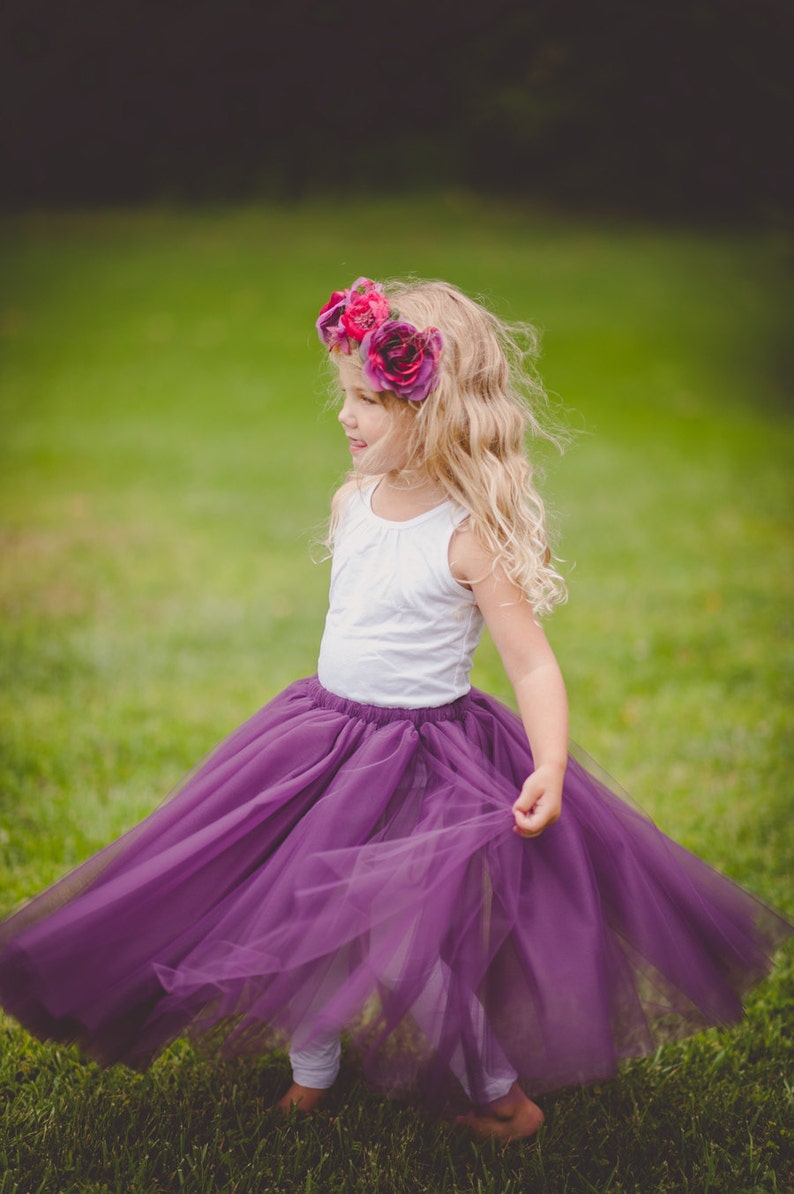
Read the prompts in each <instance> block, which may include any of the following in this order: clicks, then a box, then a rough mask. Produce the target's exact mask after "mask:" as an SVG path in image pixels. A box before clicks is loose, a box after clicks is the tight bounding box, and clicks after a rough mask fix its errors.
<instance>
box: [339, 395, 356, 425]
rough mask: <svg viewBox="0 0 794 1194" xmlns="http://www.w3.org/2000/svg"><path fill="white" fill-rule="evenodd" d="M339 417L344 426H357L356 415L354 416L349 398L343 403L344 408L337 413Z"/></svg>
mask: <svg viewBox="0 0 794 1194" xmlns="http://www.w3.org/2000/svg"><path fill="white" fill-rule="evenodd" d="M337 418H338V419H339V422H340V423H341V424H342V426H343V427H353V426H355V422H356V420H355V417H354V415H353V413H352V411H351V410H350V407H349V405H348V402H347V399H345V401H344V402H343V403H342V409H341V410H340V412H339V414H338V415H337Z"/></svg>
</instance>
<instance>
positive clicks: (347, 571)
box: [317, 485, 483, 709]
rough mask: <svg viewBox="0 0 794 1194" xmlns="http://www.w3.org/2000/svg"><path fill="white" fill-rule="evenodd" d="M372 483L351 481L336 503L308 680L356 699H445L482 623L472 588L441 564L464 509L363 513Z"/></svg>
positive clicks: (408, 704) (454, 694)
mask: <svg viewBox="0 0 794 1194" xmlns="http://www.w3.org/2000/svg"><path fill="white" fill-rule="evenodd" d="M374 490H375V485H370V486H367V488H365V489H354V490H353V492H352V493H351V494H350V495H349V496H348V498H347V501H346V503H345V506H344V509H343V511H342V516H341V519H340V525H339V528H338V531H337V533H336V536H335V538H334V555H333V565H332V568H331V593H330V604H329V609H328V615H327V617H326V621H325V632H324V634H323V638H322V642H321V644H320V658H319V662H318V667H317V675H318V679H319V681H320V683H321V684H322V686H323V687H324V688H326V689H328V691H329V692H333V693H336V695H337V696H341V697H345V698H347V699H348V700H352V701H359V702H361V703H362V704H367V705H386V706H396V707H401V708H408V709H416V708H421V707H423V706H425V707H426V706H435V705H445V704H447V703H448V702H449V701H454V700H456V699H457V698H458V697H460V696H463V695H464V693H467V692H468V691H469V689H470V687H471V683H470V681H469V673H470V671H471V664H472V656H473V655H474V650H475V648H476V646H477V644H478V642H479V641H480V636H481V634H482V627H483V618H482V614H481V613H480V611H479V609H478V607H477V604H476V602H475V600H474V595H473V593H471V592H470V591H469V590H468V589H464V588H463V586H462V585H460V584H458V582H457V581H456V580H455V578H454V577H453V575H452V573H451V571H450V567H449V556H448V552H449V542H450V539H451V537H452V534H453V532H454V530H455V528H456V527H457V526H459V524H460V523H461V522H462V521H463V519H464V518H465V517H466V512H465V511H464V510H461V509H459V508H458V507H456V506H454V505H453V504H452V503H451V502H444V503H443V504H442V505H440V506H436V507H435V508H434V509H433V510H429V511H428V512H427V513H426V514H420V515H419V516H418V517H417V518H410V519H408V521H407V522H391V521H389V520H388V519H386V518H380V517H379V515H377V514H375V513H374V512H373V510H372V494H373V492H374Z"/></svg>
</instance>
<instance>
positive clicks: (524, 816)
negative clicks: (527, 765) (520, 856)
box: [513, 766, 565, 837]
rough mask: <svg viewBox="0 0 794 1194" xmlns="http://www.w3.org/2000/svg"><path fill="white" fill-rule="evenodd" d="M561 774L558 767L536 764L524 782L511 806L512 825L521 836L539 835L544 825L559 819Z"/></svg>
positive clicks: (562, 774) (562, 773)
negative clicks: (513, 822)
mask: <svg viewBox="0 0 794 1194" xmlns="http://www.w3.org/2000/svg"><path fill="white" fill-rule="evenodd" d="M564 774H565V772H564V770H560V769H559V768H558V767H552V766H546V767H538V768H537V770H536V771H533V772H532V775H530V776H529V777H528V778H527V779H526V780H525V781H524V786H523V787H522V789H521V795H520V796H519V797H518V800H517V801H516V802H515V804H514V805H513V816H514V817H515V822H516V823H515V827H514V828H515V832H516V833H518V834H520V836H521V837H538V836H539V834H541V833H543V830H544V829H545V828H546V826H547V825H553V824H554V822H555V821H559V819H560V813H561V812H562V780H563V776H564Z"/></svg>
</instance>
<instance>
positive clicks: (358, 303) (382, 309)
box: [342, 278, 390, 342]
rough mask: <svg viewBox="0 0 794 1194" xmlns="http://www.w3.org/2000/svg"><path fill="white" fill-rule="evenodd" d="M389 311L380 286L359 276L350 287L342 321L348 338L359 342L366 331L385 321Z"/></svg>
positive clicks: (387, 302)
mask: <svg viewBox="0 0 794 1194" xmlns="http://www.w3.org/2000/svg"><path fill="white" fill-rule="evenodd" d="M389 313H390V312H389V300H388V299H387V298H386V295H385V294H384V293H383V290H382V288H381V287H380V286H379V285H378V284H377V283H376V282H370V280H369V278H359V279H358V281H357V282H354V284H353V285H352V286H351V288H350V292H349V296H348V300H347V307H346V308H345V311H344V312H343V314H342V323H343V325H344V328H345V331H346V332H347V334H348V336H349V337H350V339H351V340H358V341H359V342H361V341H362V340H363V339H364V337H365V336H366V334H367V332H371V331H372V329H373V328H376V327H379V326H380V324H382V323H385V321H386V320H387V319H388V318H389Z"/></svg>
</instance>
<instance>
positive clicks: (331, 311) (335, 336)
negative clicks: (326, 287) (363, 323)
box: [315, 290, 350, 353]
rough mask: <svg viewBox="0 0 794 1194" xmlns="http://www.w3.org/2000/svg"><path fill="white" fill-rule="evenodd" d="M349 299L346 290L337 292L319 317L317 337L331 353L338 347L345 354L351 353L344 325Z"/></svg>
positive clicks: (321, 310)
mask: <svg viewBox="0 0 794 1194" xmlns="http://www.w3.org/2000/svg"><path fill="white" fill-rule="evenodd" d="M347 299H348V292H347V291H346V290H335V291H334V292H333V294H332V295H331V297H330V298H329V300H328V302H327V303H326V304H325V306H324V307H321V309H320V314H319V315H318V316H317V322H316V324H315V327H316V328H317V335H318V336H319V337H320V339H321V340H322V342H323V344H325V346H326V347H327V349H328V351H329V352H330V351H331V349H332V348H336V347H337V346H338V347H339V348H341V350H342V352H344V353H349V352H350V341H349V340H348V338H347V331H346V329H345V327H344V324H343V323H342V316H343V315H344V312H345V307H346V305H347Z"/></svg>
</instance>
